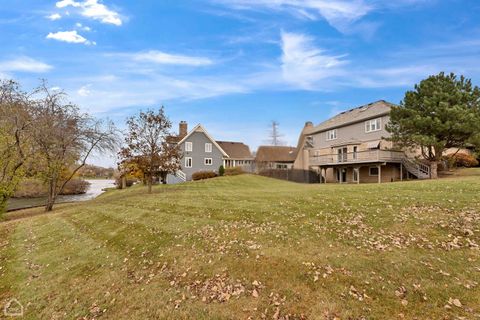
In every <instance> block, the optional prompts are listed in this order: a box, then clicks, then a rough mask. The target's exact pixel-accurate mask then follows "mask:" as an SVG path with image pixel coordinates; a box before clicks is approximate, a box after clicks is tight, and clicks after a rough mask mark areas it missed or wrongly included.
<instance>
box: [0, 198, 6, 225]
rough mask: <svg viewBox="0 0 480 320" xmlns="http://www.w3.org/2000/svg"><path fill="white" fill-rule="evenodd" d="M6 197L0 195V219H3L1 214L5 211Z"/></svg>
mask: <svg viewBox="0 0 480 320" xmlns="http://www.w3.org/2000/svg"><path fill="white" fill-rule="evenodd" d="M7 201H8V197H6V196H5V195H0V221H2V220H3V215H4V214H5V213H6V212H7Z"/></svg>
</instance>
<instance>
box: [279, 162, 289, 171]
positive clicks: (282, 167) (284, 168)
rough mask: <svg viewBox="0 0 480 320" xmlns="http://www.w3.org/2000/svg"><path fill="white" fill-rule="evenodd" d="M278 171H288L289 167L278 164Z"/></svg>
mask: <svg viewBox="0 0 480 320" xmlns="http://www.w3.org/2000/svg"><path fill="white" fill-rule="evenodd" d="M277 169H282V170H287V169H288V165H286V164H278V163H277Z"/></svg>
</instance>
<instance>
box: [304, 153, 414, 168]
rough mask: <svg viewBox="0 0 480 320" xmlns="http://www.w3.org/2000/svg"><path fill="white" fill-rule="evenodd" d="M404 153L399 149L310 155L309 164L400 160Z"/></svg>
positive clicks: (321, 164) (325, 164) (322, 164)
mask: <svg viewBox="0 0 480 320" xmlns="http://www.w3.org/2000/svg"><path fill="white" fill-rule="evenodd" d="M404 158H405V154H404V153H403V152H401V151H390V150H380V149H375V150H366V151H358V152H341V153H337V154H325V155H318V156H317V155H314V156H310V165H314V166H315V165H317V166H327V165H342V164H357V163H358V164H359V163H378V162H398V163H400V162H402V160H403V159H404Z"/></svg>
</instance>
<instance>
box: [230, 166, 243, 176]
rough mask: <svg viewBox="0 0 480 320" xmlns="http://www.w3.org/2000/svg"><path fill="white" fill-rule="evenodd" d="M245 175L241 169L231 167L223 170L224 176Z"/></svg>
mask: <svg viewBox="0 0 480 320" xmlns="http://www.w3.org/2000/svg"><path fill="white" fill-rule="evenodd" d="M243 173H245V172H244V171H243V169H242V168H241V167H232V168H226V169H225V175H226V176H238V175H239V174H243Z"/></svg>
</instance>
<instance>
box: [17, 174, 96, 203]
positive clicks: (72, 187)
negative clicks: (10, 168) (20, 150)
mask: <svg viewBox="0 0 480 320" xmlns="http://www.w3.org/2000/svg"><path fill="white" fill-rule="evenodd" d="M59 183H60V184H61V183H63V182H61V181H60V182H59ZM60 186H61V185H59V187H60ZM89 186H90V183H89V182H87V181H85V180H82V179H72V180H70V181H69V182H68V183H67V184H66V185H65V188H64V189H63V192H62V193H61V194H62V195H75V194H84V193H85V192H87V190H88V187H89ZM46 195H48V187H47V185H46V184H45V183H44V182H43V181H42V180H40V179H34V178H30V179H25V180H23V181H21V182H20V184H19V185H18V188H17V190H16V191H15V194H14V195H13V197H14V198H38V197H45V196H46Z"/></svg>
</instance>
